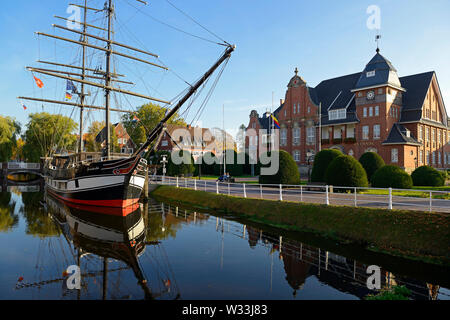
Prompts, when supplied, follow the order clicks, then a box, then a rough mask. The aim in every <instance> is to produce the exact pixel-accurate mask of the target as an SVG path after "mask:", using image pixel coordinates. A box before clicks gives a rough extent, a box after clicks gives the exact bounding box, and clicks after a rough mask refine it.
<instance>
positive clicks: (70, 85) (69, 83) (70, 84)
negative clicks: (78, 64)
mask: <svg viewBox="0 0 450 320" xmlns="http://www.w3.org/2000/svg"><path fill="white" fill-rule="evenodd" d="M66 90H67V91H72V93H78V91H77V87H75V85H74V84H73V82H72V81H71V80H67V86H66Z"/></svg>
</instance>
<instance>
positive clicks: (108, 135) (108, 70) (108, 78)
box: [104, 0, 114, 160]
mask: <svg viewBox="0 0 450 320" xmlns="http://www.w3.org/2000/svg"><path fill="white" fill-rule="evenodd" d="M113 10H114V9H113V6H112V0H108V42H107V46H106V49H107V51H106V74H105V86H106V87H109V86H110V83H111V74H110V73H111V27H112V25H111V22H112V15H113ZM109 100H110V90H109V89H108V88H105V108H106V112H105V113H106V114H105V121H106V123H105V124H106V127H105V128H106V143H105V148H106V154H104V155H105V156H106V159H107V160H109V159H110V157H111V150H110V145H111V132H110V125H109Z"/></svg>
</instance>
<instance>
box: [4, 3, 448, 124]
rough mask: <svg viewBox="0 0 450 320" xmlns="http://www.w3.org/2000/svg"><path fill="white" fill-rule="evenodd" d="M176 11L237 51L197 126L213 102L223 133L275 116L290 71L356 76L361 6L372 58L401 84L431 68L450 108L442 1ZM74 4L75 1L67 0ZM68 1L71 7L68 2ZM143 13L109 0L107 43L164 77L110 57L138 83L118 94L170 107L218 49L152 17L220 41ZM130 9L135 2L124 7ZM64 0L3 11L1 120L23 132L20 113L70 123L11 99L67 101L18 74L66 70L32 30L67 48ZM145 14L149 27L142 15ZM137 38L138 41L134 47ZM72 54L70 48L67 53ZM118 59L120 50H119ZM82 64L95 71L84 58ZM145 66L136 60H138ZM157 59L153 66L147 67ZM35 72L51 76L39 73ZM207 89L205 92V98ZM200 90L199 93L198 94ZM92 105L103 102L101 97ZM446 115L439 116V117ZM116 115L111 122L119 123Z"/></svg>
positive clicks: (171, 14) (183, 23)
mask: <svg viewBox="0 0 450 320" xmlns="http://www.w3.org/2000/svg"><path fill="white" fill-rule="evenodd" d="M171 1H172V3H174V4H175V5H176V6H178V7H179V8H181V9H182V10H184V11H185V12H187V13H188V14H189V15H191V16H192V17H194V18H195V19H196V20H198V21H199V22H200V23H201V24H202V25H204V26H205V27H207V28H208V29H210V30H211V31H213V32H214V33H216V34H217V35H219V36H220V37H221V38H223V39H225V40H227V41H228V42H230V43H235V44H236V45H237V49H236V51H235V53H234V54H233V56H232V59H231V61H230V63H229V64H228V66H227V68H226V69H225V72H224V74H223V76H222V78H221V80H220V82H219V84H218V86H217V88H216V90H215V92H214V95H213V96H212V98H211V99H210V101H209V103H208V105H207V107H206V109H205V111H204V112H203V113H202V116H201V121H202V124H203V125H204V126H206V127H214V126H219V127H222V105H225V126H226V128H237V127H238V126H239V125H240V124H242V123H244V124H246V125H247V123H248V116H249V113H250V111H251V110H252V109H256V110H258V111H259V112H260V113H261V112H264V111H265V110H266V108H271V106H272V92H273V94H274V101H275V108H276V107H277V106H278V103H279V100H280V99H281V98H284V94H285V91H286V85H287V83H288V81H289V79H290V78H291V77H292V75H293V74H294V69H295V68H296V67H298V68H299V70H300V72H299V74H300V75H301V76H302V77H303V78H304V79H305V80H306V82H307V83H308V85H309V86H313V87H314V86H316V85H317V84H318V83H319V82H320V81H322V80H325V79H329V78H333V77H337V76H342V75H346V74H350V73H354V72H360V71H362V70H363V69H364V66H365V65H366V63H367V62H368V61H369V60H370V59H371V58H372V56H373V55H374V54H375V48H376V44H375V41H374V38H375V34H376V31H375V30H369V29H368V28H367V25H366V21H367V19H368V18H369V15H368V14H367V12H366V10H367V8H368V7H369V6H370V5H377V6H379V8H380V9H381V34H382V39H381V44H380V46H381V53H382V54H383V55H384V56H385V57H386V58H388V59H389V60H390V61H391V62H392V63H393V65H394V66H395V67H396V68H397V70H398V72H399V76H406V75H411V74H415V73H421V72H426V71H431V70H434V71H436V72H437V76H438V81H439V84H440V87H441V90H442V93H443V96H444V101H445V103H446V106H447V110H449V105H450V59H449V58H448V57H449V52H450V41H449V40H448V39H450V19H448V12H450V1H448V0H433V1H415V0H395V1H394V0H384V1H375V0H371V1H362V0H357V1H356V0H354V1H350V0H348V1H320V0H319V1H300V0H289V1H288V0H277V1H275V0H261V1H254V0H226V1H225V0H189V1H187V0H185V1H182V0H171ZM72 2H74V3H81V0H73V1H72ZM72 2H70V3H72ZM103 2H104V1H102V0H89V1H88V3H89V6H92V7H97V8H101V7H102V4H103ZM148 2H149V6H147V7H145V8H143V9H141V10H142V11H143V12H145V13H146V14H145V15H144V14H143V13H142V12H138V11H137V10H136V9H135V8H138V7H142V6H141V5H140V4H139V3H138V2H136V1H135V0H116V3H117V17H118V21H117V22H116V23H115V28H116V29H117V30H118V32H117V33H116V40H117V41H119V42H127V43H128V44H130V45H133V46H136V47H139V48H145V49H147V50H150V51H152V52H155V53H158V54H159V55H160V59H161V60H162V61H163V62H164V63H165V64H166V65H167V66H169V67H170V68H171V70H173V71H174V72H175V73H176V75H175V74H174V73H172V72H165V71H162V70H159V69H158V68H154V67H149V66H146V65H141V64H138V63H135V62H132V63H130V62H129V61H127V59H124V58H118V59H115V65H116V66H117V72H118V73H125V74H127V78H126V80H131V81H135V82H136V83H137V85H136V86H135V87H134V88H133V87H127V86H123V88H127V89H131V90H133V91H138V92H141V93H143V94H148V95H151V96H155V97H160V98H164V99H169V100H170V99H171V98H173V97H174V96H176V95H177V94H178V93H179V92H180V91H182V90H183V89H184V88H185V87H186V84H185V83H184V82H183V81H181V80H180V79H179V78H178V77H177V75H178V76H181V78H183V79H185V80H187V81H188V82H193V81H194V80H195V79H196V78H198V77H199V76H200V75H201V74H202V73H203V72H204V71H205V70H206V69H207V68H209V66H211V65H212V64H213V63H214V61H215V60H216V59H217V58H218V57H219V55H220V53H221V52H222V50H223V47H220V46H218V45H216V44H212V43H210V42H206V41H202V40H199V39H197V38H193V37H190V36H188V35H186V34H183V33H180V32H177V31H174V30H173V29H170V28H168V27H167V26H165V25H162V24H160V23H158V22H156V21H155V20H154V19H153V18H156V19H159V20H161V21H164V22H165V23H168V24H170V25H173V26H176V27H178V28H180V29H182V30H185V31H187V32H190V33H193V34H195V35H198V36H201V37H205V38H208V39H211V40H217V39H216V38H214V36H212V35H211V34H209V33H207V32H206V31H205V30H203V29H202V28H200V27H199V26H197V25H196V24H194V23H193V22H192V21H190V20H189V19H187V18H186V17H185V16H183V15H182V14H180V13H179V12H178V11H176V10H175V9H174V8H173V7H171V6H170V5H169V4H168V3H167V2H166V0H148ZM130 3H131V4H132V5H130ZM68 4H69V1H62V0H40V1H31V0H15V1H5V3H3V4H2V11H1V13H0V37H1V43H2V50H0V70H1V75H2V76H1V77H0V93H1V96H2V98H3V99H2V103H1V107H0V114H2V115H8V116H12V117H15V118H16V119H17V120H18V121H19V122H21V123H22V124H25V123H26V122H27V117H28V114H29V113H32V112H38V111H42V110H45V111H48V112H61V113H63V114H66V115H71V116H73V117H75V118H76V117H77V112H78V111H74V113H73V111H72V109H71V108H67V107H60V106H54V105H48V104H44V106H42V104H41V103H30V102H25V104H26V105H27V107H28V109H27V110H26V111H24V110H23V109H22V107H21V105H20V104H19V102H18V101H17V99H16V97H17V96H19V95H24V96H30V95H31V96H35V97H43V98H50V99H54V98H55V99H64V92H65V82H64V80H54V79H51V78H48V77H46V76H38V77H39V78H41V79H42V80H43V81H44V83H45V87H44V89H38V88H37V87H36V85H35V84H34V82H33V78H32V76H31V74H30V73H29V72H27V71H26V70H25V66H30V65H31V66H37V65H38V64H37V63H35V61H36V60H37V59H41V60H50V61H58V62H60V63H70V62H75V61H76V59H74V57H75V56H76V55H77V54H78V56H79V54H80V51H79V48H74V47H73V46H69V45H68V44H66V43H57V42H56V41H54V40H50V39H46V38H45V37H42V36H41V37H37V36H36V35H35V34H34V32H35V31H42V32H46V33H50V34H57V35H59V36H62V37H66V38H73V39H76V38H77V36H75V35H73V34H71V33H69V32H65V31H62V30H57V29H53V28H52V27H51V25H52V24H53V23H57V24H60V25H63V26H65V22H64V21H61V20H59V19H56V18H54V17H53V16H54V15H59V16H63V17H69V16H70V14H68V13H67V12H66V9H67V7H68ZM149 15H151V16H152V17H153V18H151V17H150V16H149ZM98 16H99V14H94V13H91V14H90V15H89V17H88V20H89V22H92V23H93V24H96V25H101V23H102V20H101V19H99V18H98ZM136 39H138V40H136ZM75 47H77V46H75ZM118 51H123V52H126V50H121V49H120V50H119V49H118ZM93 57H94V58H93V59H92V60H89V65H90V66H92V67H95V66H96V65H99V64H100V63H101V62H103V58H102V57H101V56H98V55H97V56H93ZM140 57H143V56H140ZM152 61H154V62H157V63H158V61H156V60H152ZM41 67H50V66H44V65H41ZM205 90H207V89H205ZM205 93H206V92H205ZM94 96H95V92H94V91H93V92H92V96H91V98H89V99H91V100H92V101H90V102H91V103H92V104H96V105H100V104H101V103H102V101H101V93H99V94H98V96H97V99H96V100H94ZM202 97H204V95H203V96H201V97H200V98H199V99H198V100H197V101H196V102H195V103H194V105H193V107H192V111H190V113H189V114H188V116H187V119H188V120H189V121H190V120H192V118H193V116H194V115H195V112H196V110H197V109H198V107H199V106H200V104H201V102H202V100H203V99H202ZM142 102H143V100H140V99H134V98H127V99H125V98H120V99H118V100H117V101H116V100H115V99H114V100H113V105H114V106H117V105H121V106H122V107H123V108H127V109H130V108H131V106H137V105H139V104H141V103H142ZM447 112H448V111H447ZM101 118H102V115H101V114H100V113H99V112H92V113H90V114H89V118H88V122H89V121H91V120H94V119H96V120H98V119H101ZM117 119H118V115H114V117H113V120H117Z"/></svg>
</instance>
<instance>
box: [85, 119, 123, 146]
mask: <svg viewBox="0 0 450 320" xmlns="http://www.w3.org/2000/svg"><path fill="white" fill-rule="evenodd" d="M104 128H105V122H104V121H93V122H92V123H91V125H90V126H89V128H88V130H87V134H86V142H85V147H86V151H87V152H100V151H102V149H103V148H102V144H103V143H104V141H101V142H97V141H96V139H95V138H96V137H97V135H98V134H99V133H100V132H101V131H102V130H103V129H104ZM109 132H110V140H111V152H120V146H119V141H118V138H117V134H116V130H115V128H114V125H112V124H111V125H110V127H109Z"/></svg>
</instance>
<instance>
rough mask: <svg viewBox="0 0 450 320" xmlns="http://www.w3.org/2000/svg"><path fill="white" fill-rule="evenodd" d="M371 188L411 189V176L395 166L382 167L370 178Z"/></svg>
mask: <svg viewBox="0 0 450 320" xmlns="http://www.w3.org/2000/svg"><path fill="white" fill-rule="evenodd" d="M372 186H373V187H375V188H399V189H411V188H412V186H413V181H412V178H411V176H410V175H409V174H408V173H407V172H406V171H404V170H403V169H401V168H400V167H397V166H392V165H389V166H384V167H381V168H380V169H378V170H377V171H375V173H374V174H373V176H372Z"/></svg>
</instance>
